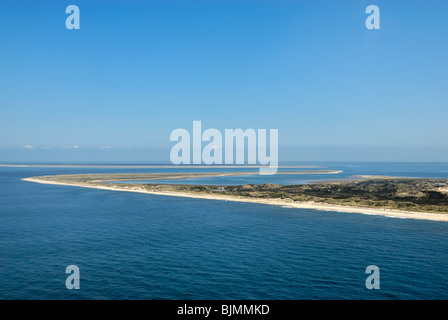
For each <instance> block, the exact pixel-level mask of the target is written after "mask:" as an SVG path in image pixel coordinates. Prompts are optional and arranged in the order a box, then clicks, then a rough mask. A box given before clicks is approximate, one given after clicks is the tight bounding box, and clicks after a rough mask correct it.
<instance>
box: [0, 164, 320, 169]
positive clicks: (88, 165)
mask: <svg viewBox="0 0 448 320" xmlns="http://www.w3.org/2000/svg"><path fill="white" fill-rule="evenodd" d="M0 167H7V168H173V169H175V168H182V169H190V168H191V169H193V168H198V169H207V168H212V169H221V168H222V169H246V168H247V169H253V168H256V169H258V168H269V166H260V165H194V164H192V165H172V164H169V165H166V164H160V165H157V164H155V165H137V164H136V165H132V164H122V165H121V164H0ZM278 168H288V169H307V168H310V169H313V168H321V167H320V166H278Z"/></svg>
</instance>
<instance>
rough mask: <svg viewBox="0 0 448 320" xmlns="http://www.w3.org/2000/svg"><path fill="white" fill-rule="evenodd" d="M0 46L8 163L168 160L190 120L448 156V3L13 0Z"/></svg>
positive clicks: (4, 7)
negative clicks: (72, 15) (373, 9)
mask: <svg viewBox="0 0 448 320" xmlns="http://www.w3.org/2000/svg"><path fill="white" fill-rule="evenodd" d="M70 4H75V5H77V6H78V7H79V8H80V11H81V29H80V30H67V29H66V28H65V19H66V17H67V16H68V14H66V13H65V8H66V7H67V6H68V5H70ZM370 4H376V5H377V6H378V7H379V8H380V13H381V29H380V30H367V29H366V27H365V19H366V18H367V16H368V15H367V14H366V13H365V9H366V7H367V6H368V5H370ZM0 41H1V42H0V113H1V116H0V161H33V160H42V161H52V160H54V161H56V160H61V159H62V160H80V161H81V160H82V161H94V160H107V159H110V160H122V161H127V160H132V161H153V160H168V159H169V149H170V148H171V146H172V145H173V143H172V142H170V141H169V135H170V132H171V131H172V130H173V129H176V128H187V129H190V128H191V126H192V121H193V120H201V121H202V123H203V126H204V127H205V128H207V127H211V128H217V129H220V130H224V129H225V128H243V129H245V128H266V129H270V128H277V129H279V145H280V148H281V150H288V151H285V152H284V153H283V154H284V155H285V158H283V159H282V158H281V157H282V153H280V161H282V160H350V159H353V160H369V159H373V160H437V161H443V160H446V161H448V2H447V1H444V0H440V1H405V0H401V1H400V0H394V1H383V0H373V1H363V0H338V1H335V0H329V1H322V0H313V1H312V0H308V1H300V0H295V1H279V0H275V1H274V0H271V1H264V0H252V1H248V0H225V1H224V0H202V1H193V0H182V1H180V0H179V1H170V0H158V1H154V0H150V1H124V0H121V1H92V0H88V1H87V0H71V1H65V0H57V1H50V0H48V1H44V0H39V1H37V0H28V1H25V0H21V1H17V0H2V1H1V2H0ZM25 146H27V147H26V148H24V147H25ZM73 146H77V148H73ZM301 148H302V149H301ZM316 148H317V149H319V148H320V149H319V150H320V151H319V152H320V153H319V152H318V153H315V154H314V155H313V156H311V158H310V154H307V152H311V153H312V152H313V151H310V150H317V149H316ZM142 150H146V151H142ZM151 150H152V151H151ZM306 150H308V151H306ZM325 150H327V151H328V150H329V151H328V152H327V153H325V152H326V151H325ZM362 150H364V151H362ZM366 150H367V151H366ZM397 150H400V151H397ZM114 152H115V153H114ZM363 152H365V156H364V157H363V156H362V155H360V153H363ZM388 152H389V153H388ZM319 154H321V155H322V156H321V157H320V158H319ZM369 154H371V155H369ZM379 154H381V156H379ZM422 154H424V156H423V158H422ZM108 156H109V157H110V158H108ZM346 158H347V159H346ZM349 158H350V159H349Z"/></svg>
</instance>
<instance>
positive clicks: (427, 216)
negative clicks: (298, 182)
mask: <svg viewBox="0 0 448 320" xmlns="http://www.w3.org/2000/svg"><path fill="white" fill-rule="evenodd" d="M22 180H24V181H29V182H35V183H42V184H56V185H65V186H72V187H83V188H92V189H101V190H111V191H125V192H138V193H147V194H154V195H161V196H174V197H186V198H196V199H208V200H221V201H223V200H224V201H237V202H249V203H259V204H268V205H277V206H283V207H285V206H286V207H290V208H299V209H315V210H324V211H337V212H350V213H361V214H369V215H381V216H387V217H391V218H402V219H421V220H432V221H444V222H448V214H437V213H425V212H412V211H401V210H393V209H377V208H363V207H356V206H341V205H333V204H325V203H316V202H297V201H295V202H294V201H291V200H290V201H288V200H283V199H249V198H244V197H236V196H225V195H200V194H192V193H185V192H162V191H160V192H158V191H148V190H144V189H142V188H139V187H131V188H128V187H117V186H113V187H108V186H99V185H90V184H82V183H79V184H69V183H61V182H54V181H47V180H40V179H36V178H26V179H22Z"/></svg>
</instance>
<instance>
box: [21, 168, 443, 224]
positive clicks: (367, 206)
mask: <svg viewBox="0 0 448 320" xmlns="http://www.w3.org/2000/svg"><path fill="white" fill-rule="evenodd" d="M339 172H340V171H331V170H314V171H282V172H278V174H336V173H339ZM257 173H258V172H218V173H217V172H202V173H146V174H141V173H136V174H75V175H52V176H40V177H31V178H27V179H23V180H26V181H31V182H36V183H45V184H57V185H69V186H77V187H85V188H96V189H104V190H113V191H127V192H140V193H148V194H157V195H165V196H177V197H190V198H200V199H213V200H226V201H239V202H250V203H260V204H269V205H281V206H287V207H291V208H307V209H318V210H327V211H340V212H356V213H365V214H377V215H385V216H390V217H397V218H413V219H426V220H435V221H447V222H448V187H447V184H448V181H447V179H423V178H401V177H386V176H355V177H352V178H351V179H346V180H333V181H325V182H316V183H309V184H299V185H279V184H246V185H192V184H181V183H179V184H177V183H176V184H168V183H157V180H182V179H188V178H198V177H219V176H237V175H249V174H257ZM149 180H154V182H152V183H148V182H144V181H149ZM131 181H132V183H131ZM138 181H142V183H139V182H138ZM126 182H129V183H126ZM176 182H177V181H176Z"/></svg>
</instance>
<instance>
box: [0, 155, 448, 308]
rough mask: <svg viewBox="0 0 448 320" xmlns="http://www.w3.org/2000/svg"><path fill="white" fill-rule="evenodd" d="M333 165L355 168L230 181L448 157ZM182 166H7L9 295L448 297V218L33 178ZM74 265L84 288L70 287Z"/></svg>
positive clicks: (3, 279)
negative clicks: (373, 275) (376, 275)
mask: <svg viewBox="0 0 448 320" xmlns="http://www.w3.org/2000/svg"><path fill="white" fill-rule="evenodd" d="M321 165H322V166H325V168H323V169H335V170H343V171H344V172H343V173H341V174H339V175H335V176H329V175H326V176H312V175H309V176H308V175H307V176H300V178H298V176H294V175H291V176H287V175H278V176H275V177H271V178H267V179H268V181H266V180H265V179H261V178H260V177H259V176H253V177H252V176H246V177H228V178H227V180H226V179H224V180H225V181H224V182H226V183H229V184H231V183H232V181H233V182H235V181H238V183H240V182H242V183H263V182H265V181H266V182H272V181H280V180H281V181H284V180H285V179H286V180H288V181H289V182H291V180H294V179H298V180H300V181H302V182H304V181H312V180H315V179H323V180H327V179H328V178H329V177H331V178H340V177H350V176H351V175H356V174H381V175H396V176H413V177H440V178H448V163H419V164H406V163H404V164H399V163H331V164H330V163H325V164H321ZM176 170H177V171H186V170H185V169H182V170H181V169H176ZM195 170H199V169H194V170H193V169H192V171H195ZM207 170H208V171H217V170H216V169H213V170H212V169H207ZM298 170H300V169H298ZM173 171H175V170H173V169H166V168H165V169H141V168H140V169H129V168H127V169H117V168H50V167H48V168H7V167H3V168H0V299H448V281H447V279H448V223H445V222H433V221H424V220H413V219H398V218H389V217H384V216H376V215H364V214H354V213H342V212H328V211H318V210H305V209H291V208H283V207H278V206H269V205H261V204H249V203H236V202H225V201H216V200H201V199H188V198H178V197H167V196H156V195H147V194H138V193H127V192H115V191H107V190H95V189H84V188H78V187H70V186H57V185H44V184H35V183H30V182H25V181H21V179H22V178H26V177H30V176H36V175H50V174H73V173H116V172H173ZM229 179H230V180H229ZM232 179H233V180H232ZM269 179H271V180H269ZM276 179H278V180H276ZM282 179H283V180H282ZM213 181H223V180H222V179H217V180H212V181H208V182H209V183H213ZM244 181H245V182H244ZM294 181H296V180H294ZM196 182H197V181H196ZM196 182H195V183H196ZM298 183H300V182H298ZM69 265H77V266H78V267H79V269H80V274H81V279H80V289H79V290H68V289H67V288H66V287H65V280H66V277H67V276H68V274H66V273H65V269H66V267H67V266H69ZM369 265H376V266H378V267H379V269H380V289H378V290H368V289H367V288H366V286H365V281H366V278H367V276H368V274H366V273H365V270H366V267H367V266H369Z"/></svg>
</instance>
